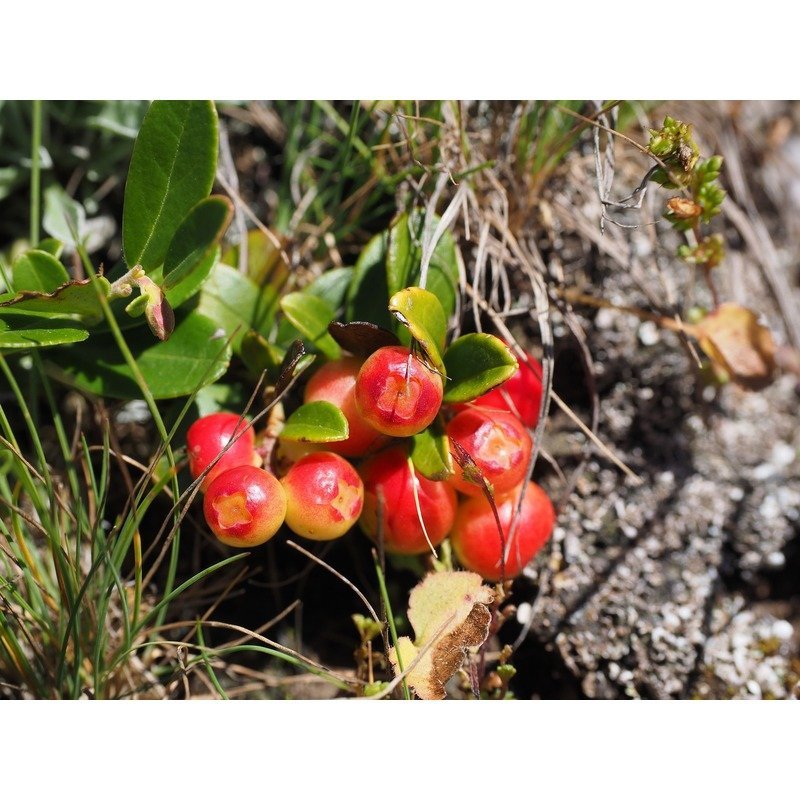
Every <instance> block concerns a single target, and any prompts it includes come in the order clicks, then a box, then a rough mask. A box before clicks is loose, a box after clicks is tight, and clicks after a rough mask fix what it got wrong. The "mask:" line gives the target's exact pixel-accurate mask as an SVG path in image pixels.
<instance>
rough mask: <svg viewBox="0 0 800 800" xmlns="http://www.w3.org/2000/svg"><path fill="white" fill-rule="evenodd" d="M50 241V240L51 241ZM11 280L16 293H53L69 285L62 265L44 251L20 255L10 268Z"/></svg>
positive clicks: (33, 251) (30, 251)
mask: <svg viewBox="0 0 800 800" xmlns="http://www.w3.org/2000/svg"><path fill="white" fill-rule="evenodd" d="M51 241H52V240H51ZM11 279H12V283H13V284H14V289H15V290H16V291H18V292H22V291H28V292H42V293H44V294H47V293H49V292H54V291H55V290H56V289H58V287H59V286H62V285H63V284H65V283H69V273H68V272H67V270H66V268H65V267H64V265H63V264H62V263H61V262H60V261H59V260H58V259H57V258H56V257H55V256H52V255H50V253H47V252H45V251H44V250H38V249H37V250H28V251H27V252H26V253H22V254H21V255H20V256H19V257H18V258H17V259H16V260H15V261H14V264H13V266H12V267H11Z"/></svg>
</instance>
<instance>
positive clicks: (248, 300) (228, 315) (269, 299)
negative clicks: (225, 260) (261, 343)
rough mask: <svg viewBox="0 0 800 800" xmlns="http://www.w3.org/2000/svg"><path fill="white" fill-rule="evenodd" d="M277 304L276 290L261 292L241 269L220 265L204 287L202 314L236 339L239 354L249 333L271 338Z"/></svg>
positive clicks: (266, 289) (266, 288) (234, 340)
mask: <svg viewBox="0 0 800 800" xmlns="http://www.w3.org/2000/svg"><path fill="white" fill-rule="evenodd" d="M168 297H169V295H168ZM276 302H277V297H276V295H275V290H274V289H273V288H271V287H270V286H264V287H263V288H261V289H259V287H258V286H256V285H255V284H254V283H253V282H252V281H251V280H250V279H249V278H247V277H246V276H244V275H242V274H241V273H240V272H239V271H238V270H235V269H234V268H233V267H230V266H228V265H227V264H222V263H218V264H217V265H216V266H215V267H214V268H213V269H212V270H211V274H210V275H209V277H208V280H206V282H205V283H204V284H203V289H202V292H201V294H200V304H199V305H198V311H200V312H201V313H202V314H205V315H206V316H207V317H209V318H210V319H213V320H214V322H216V323H217V325H219V326H220V327H222V328H223V329H224V330H225V332H226V333H227V334H228V336H231V335H232V336H233V349H234V352H236V353H238V352H239V348H240V346H241V343H242V337H243V336H244V335H245V334H246V333H247V332H248V331H249V330H255V331H258V332H259V333H261V334H262V335H263V336H265V337H266V336H269V332H270V328H271V327H272V322H273V319H274V312H275V306H276Z"/></svg>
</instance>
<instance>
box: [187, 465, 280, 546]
mask: <svg viewBox="0 0 800 800" xmlns="http://www.w3.org/2000/svg"><path fill="white" fill-rule="evenodd" d="M203 513H204V514H205V518H206V522H207V523H208V527H209V528H211V530H212V531H213V532H214V535H215V536H216V537H217V538H218V539H219V540H220V541H221V542H224V543H225V544H227V545H230V546H231V547H255V546H256V545H259V544H263V543H264V542H266V541H267V540H268V539H271V538H272V537H273V536H274V535H275V534H276V533H277V532H278V530H279V529H280V527H281V525H282V524H283V521H284V519H285V517H286V493H285V492H284V490H283V487H282V486H281V484H280V481H278V479H277V478H276V477H275V476H274V475H273V474H272V473H270V472H266V471H265V470H263V469H259V468H258V467H252V466H247V465H245V466H241V467H234V468H233V469H229V470H227V471H226V472H223V473H222V474H221V475H218V476H217V477H216V478H215V479H214V480H213V481H212V482H211V485H210V486H209V487H208V491H207V492H206V496H205V497H204V498H203Z"/></svg>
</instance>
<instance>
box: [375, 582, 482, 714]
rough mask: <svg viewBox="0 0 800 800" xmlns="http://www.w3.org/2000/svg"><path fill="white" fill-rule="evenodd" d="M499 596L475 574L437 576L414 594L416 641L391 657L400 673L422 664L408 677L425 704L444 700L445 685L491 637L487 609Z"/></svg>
mask: <svg viewBox="0 0 800 800" xmlns="http://www.w3.org/2000/svg"><path fill="white" fill-rule="evenodd" d="M493 600H494V592H493V591H492V589H491V588H490V587H489V586H485V585H483V583H482V580H481V577H480V576H479V575H476V574H475V573H473V572H437V573H433V574H431V575H428V576H427V577H426V578H425V579H424V580H423V581H422V582H421V583H419V584H418V585H417V586H415V587H414V589H412V591H411V594H410V596H409V608H408V619H409V621H410V622H411V626H412V627H413V628H414V633H415V635H416V639H415V641H414V642H412V641H411V639H409V638H408V637H407V636H403V637H401V638H400V639H399V640H398V642H397V650H398V651H399V658H398V653H397V652H396V651H395V649H394V648H392V649H391V650H390V651H389V659H390V660H391V662H392V664H393V666H394V668H395V672H397V673H398V674H399V673H400V672H401V669H400V666H399V665H400V663H402V665H403V668H404V669H408V667H409V666H410V665H411V664H413V663H414V661H415V660H416V659H418V660H417V661H416V664H414V666H413V668H412V669H411V670H410V672H409V673H408V675H407V680H408V683H409V685H410V686H411V687H412V688H413V690H414V692H415V693H416V694H417V696H418V697H420V698H422V699H423V700H441V699H443V698H444V697H445V696H446V692H445V688H444V687H445V684H446V683H447V681H449V680H450V678H452V677H453V675H454V674H455V673H456V670H458V668H459V667H460V666H461V664H462V663H463V661H464V657H465V655H466V651H467V649H468V648H470V647H478V646H480V645H481V644H483V643H484V642H485V641H486V637H487V636H488V635H489V624H490V622H491V619H492V615H491V612H490V611H489V609H488V608H487V606H488V605H489V604H491V603H492V601H493Z"/></svg>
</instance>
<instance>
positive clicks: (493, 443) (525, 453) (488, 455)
mask: <svg viewBox="0 0 800 800" xmlns="http://www.w3.org/2000/svg"><path fill="white" fill-rule="evenodd" d="M447 435H448V436H449V437H450V439H451V440H452V441H454V442H458V444H459V445H461V447H463V448H464V450H466V452H467V453H468V454H469V455H470V456H471V458H472V460H473V461H474V462H475V466H477V467H478V469H479V470H480V471H481V472H482V473H483V476H484V477H485V478H486V479H487V480H488V481H489V483H490V484H491V485H492V488H493V490H494V493H495V494H496V495H500V494H505V493H506V492H510V491H511V490H512V489H513V488H514V487H515V486H518V485H519V484H520V483H522V481H523V480H524V479H525V473H526V472H527V469H528V460H529V459H530V457H531V437H530V436H529V435H528V432H527V431H526V430H525V428H524V427H523V425H522V423H521V422H520V421H519V420H518V419H517V418H516V417H515V416H514V415H513V414H511V413H510V412H509V411H498V410H496V409H493V408H485V409H482V408H467V409H465V410H464V411H461V412H459V413H458V414H456V416H455V417H453V419H451V420H450V422H449V423H448V425H447ZM454 469H455V475H454V476H453V477H452V478H451V479H450V480H451V482H452V484H453V486H454V487H455V488H456V489H458V491H459V492H463V493H464V494H468V495H479V494H482V492H483V488H482V487H481V486H480V485H479V484H476V483H472V482H471V481H467V480H465V479H464V477H463V470H462V469H461V467H460V466H459V465H458V464H457V463H455V464H454Z"/></svg>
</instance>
